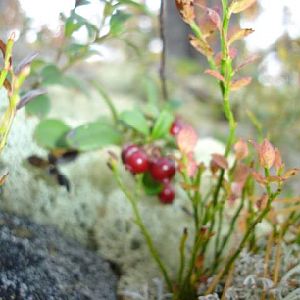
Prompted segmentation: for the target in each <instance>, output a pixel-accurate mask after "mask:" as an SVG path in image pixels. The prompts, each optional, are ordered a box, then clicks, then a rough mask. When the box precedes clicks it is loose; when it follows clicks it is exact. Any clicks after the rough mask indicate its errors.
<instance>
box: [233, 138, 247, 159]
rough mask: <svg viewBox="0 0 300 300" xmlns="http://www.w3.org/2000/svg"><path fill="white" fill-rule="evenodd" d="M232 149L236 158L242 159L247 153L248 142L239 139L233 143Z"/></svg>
mask: <svg viewBox="0 0 300 300" xmlns="http://www.w3.org/2000/svg"><path fill="white" fill-rule="evenodd" d="M234 151H235V157H236V159H237V160H242V159H244V158H246V157H247V156H248V154H249V149H248V144H247V143H246V142H245V141H244V140H243V139H239V140H238V141H237V142H236V143H235V145H234Z"/></svg>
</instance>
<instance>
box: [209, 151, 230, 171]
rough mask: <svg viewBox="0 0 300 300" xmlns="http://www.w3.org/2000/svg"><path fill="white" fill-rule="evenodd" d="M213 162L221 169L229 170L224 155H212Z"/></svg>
mask: <svg viewBox="0 0 300 300" xmlns="http://www.w3.org/2000/svg"><path fill="white" fill-rule="evenodd" d="M212 161H213V163H214V164H216V165H217V166H218V167H220V168H221V169H224V170H226V169H228V162H227V159H226V157H225V156H224V155H221V154H212Z"/></svg>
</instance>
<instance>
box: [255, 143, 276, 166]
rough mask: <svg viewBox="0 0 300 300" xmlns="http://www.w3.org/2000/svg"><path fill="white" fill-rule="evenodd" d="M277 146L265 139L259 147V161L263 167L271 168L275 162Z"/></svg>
mask: <svg viewBox="0 0 300 300" xmlns="http://www.w3.org/2000/svg"><path fill="white" fill-rule="evenodd" d="M275 155H276V154H275V148H274V146H273V145H272V144H271V143H270V142H269V141H268V140H267V139H264V141H263V143H262V144H261V145H260V147H259V162H260V165H261V167H262V168H267V169H271V168H272V167H273V165H274V163H275Z"/></svg>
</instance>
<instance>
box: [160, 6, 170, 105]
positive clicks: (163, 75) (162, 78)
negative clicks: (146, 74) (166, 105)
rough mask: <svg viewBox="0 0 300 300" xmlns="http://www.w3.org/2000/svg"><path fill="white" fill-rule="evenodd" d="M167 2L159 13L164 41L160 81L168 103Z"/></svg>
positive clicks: (162, 39) (161, 34)
mask: <svg viewBox="0 0 300 300" xmlns="http://www.w3.org/2000/svg"><path fill="white" fill-rule="evenodd" d="M164 18H165V1H164V0H162V1H161V4H160V13H159V24H160V39H161V41H162V51H161V59H160V70H159V75H160V81H161V89H162V95H163V99H164V100H165V101H167V100H168V99H169V93H168V87H167V79H166V57H167V45H166V35H165V19H164Z"/></svg>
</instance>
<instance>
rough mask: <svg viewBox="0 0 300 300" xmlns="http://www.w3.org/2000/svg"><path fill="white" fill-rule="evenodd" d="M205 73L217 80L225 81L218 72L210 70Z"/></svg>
mask: <svg viewBox="0 0 300 300" xmlns="http://www.w3.org/2000/svg"><path fill="white" fill-rule="evenodd" d="M204 73H205V74H208V75H210V76H213V77H215V78H217V79H218V80H220V81H224V80H225V78H224V76H223V75H222V74H220V73H219V72H218V71H215V70H210V69H208V70H205V72H204Z"/></svg>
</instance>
